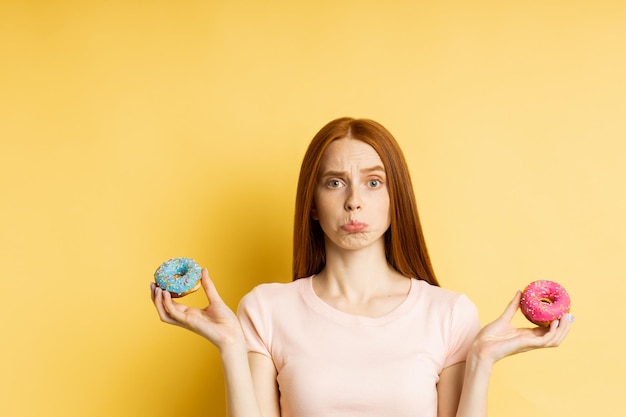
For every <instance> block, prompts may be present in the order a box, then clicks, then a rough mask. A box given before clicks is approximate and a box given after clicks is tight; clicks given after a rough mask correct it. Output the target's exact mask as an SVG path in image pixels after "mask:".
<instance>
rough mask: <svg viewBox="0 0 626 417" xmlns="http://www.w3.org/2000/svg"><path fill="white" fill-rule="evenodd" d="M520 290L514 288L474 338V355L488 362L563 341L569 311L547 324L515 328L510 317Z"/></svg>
mask: <svg viewBox="0 0 626 417" xmlns="http://www.w3.org/2000/svg"><path fill="white" fill-rule="evenodd" d="M521 296H522V294H521V292H520V291H518V292H517V293H516V294H515V297H514V298H513V300H511V302H510V303H509V305H508V306H507V308H506V310H504V313H502V315H501V316H500V317H499V318H498V319H497V320H495V321H493V322H492V323H489V324H488V325H486V326H485V327H483V329H482V330H481V331H480V332H479V333H478V335H477V336H476V339H475V340H474V345H473V349H472V350H473V351H474V353H475V354H476V355H478V358H480V359H481V360H486V361H489V362H491V363H492V364H493V363H495V362H496V361H498V360H500V359H502V358H504V357H506V356H511V355H514V354H516V353H521V352H526V351H529V350H533V349H539V348H546V347H556V346H559V345H560V344H561V342H563V340H564V339H565V336H567V333H568V332H569V330H570V325H571V323H572V322H573V321H574V319H573V317H572V316H570V315H569V314H567V315H565V316H563V317H562V318H561V320H555V321H553V322H552V323H551V324H550V326H549V327H534V328H521V329H520V328H516V327H513V326H512V325H511V320H512V319H513V316H514V315H515V312H516V311H517V309H518V308H519V304H520V298H521Z"/></svg>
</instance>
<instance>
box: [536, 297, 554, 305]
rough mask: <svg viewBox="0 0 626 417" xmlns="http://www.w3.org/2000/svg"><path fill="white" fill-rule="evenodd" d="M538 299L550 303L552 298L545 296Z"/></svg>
mask: <svg viewBox="0 0 626 417" xmlns="http://www.w3.org/2000/svg"><path fill="white" fill-rule="evenodd" d="M539 301H540V302H542V303H544V304H552V300H551V299H549V298H546V297H543V298H540V299H539Z"/></svg>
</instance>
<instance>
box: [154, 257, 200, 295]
mask: <svg viewBox="0 0 626 417" xmlns="http://www.w3.org/2000/svg"><path fill="white" fill-rule="evenodd" d="M201 275H202V268H200V265H198V264H197V263H196V262H195V261H194V260H193V259H191V258H173V259H170V260H168V261H166V262H163V263H162V264H161V266H159V268H158V269H157V270H156V272H155V273H154V280H155V281H156V283H157V285H158V286H159V287H161V288H162V289H164V290H166V291H168V292H169V293H170V294H171V295H172V297H174V298H178V297H183V296H185V295H187V294H189V293H192V292H194V291H196V290H197V289H198V288H200V277H201Z"/></svg>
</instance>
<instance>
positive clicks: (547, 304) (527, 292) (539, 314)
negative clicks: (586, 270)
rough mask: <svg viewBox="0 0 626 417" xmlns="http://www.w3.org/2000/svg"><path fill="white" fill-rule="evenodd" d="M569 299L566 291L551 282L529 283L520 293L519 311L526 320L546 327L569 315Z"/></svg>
mask: <svg viewBox="0 0 626 417" xmlns="http://www.w3.org/2000/svg"><path fill="white" fill-rule="evenodd" d="M569 308H570V299H569V295H568V294H567V291H565V288H563V287H562V286H561V285H559V284H558V283H556V282H553V281H546V280H539V281H535V282H531V283H530V284H528V286H527V287H526V288H525V289H524V291H523V292H522V299H521V300H520V309H521V310H522V313H523V314H524V316H526V318H527V319H528V320H530V321H531V322H533V323H535V324H536V325H538V326H543V327H547V326H549V325H550V323H552V322H553V321H554V320H559V319H560V318H561V317H563V316H564V315H565V314H567V313H569Z"/></svg>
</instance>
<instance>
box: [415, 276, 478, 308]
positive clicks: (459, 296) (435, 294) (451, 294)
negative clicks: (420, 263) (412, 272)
mask: <svg viewBox="0 0 626 417" xmlns="http://www.w3.org/2000/svg"><path fill="white" fill-rule="evenodd" d="M415 281H417V290H418V291H417V292H418V297H420V298H423V299H427V300H429V302H430V303H431V304H434V305H448V306H450V305H458V304H461V305H467V306H473V302H472V301H471V300H470V299H469V298H468V297H467V295H465V294H464V293H461V292H458V291H454V290H450V289H447V288H442V287H438V286H436V285H431V284H429V283H428V282H426V281H423V280H418V279H415Z"/></svg>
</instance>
